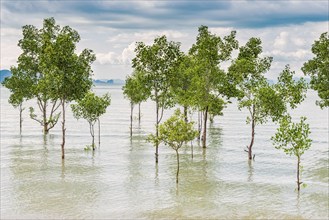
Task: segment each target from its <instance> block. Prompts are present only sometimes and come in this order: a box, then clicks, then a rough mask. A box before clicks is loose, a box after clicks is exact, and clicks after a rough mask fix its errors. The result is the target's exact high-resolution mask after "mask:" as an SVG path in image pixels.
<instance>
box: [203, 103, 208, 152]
mask: <svg viewBox="0 0 329 220" xmlns="http://www.w3.org/2000/svg"><path fill="white" fill-rule="evenodd" d="M207 117H208V106H207V107H206V110H205V112H204V120H203V135H202V147H203V148H206V143H207V142H206V139H207V138H206V137H207Z"/></svg>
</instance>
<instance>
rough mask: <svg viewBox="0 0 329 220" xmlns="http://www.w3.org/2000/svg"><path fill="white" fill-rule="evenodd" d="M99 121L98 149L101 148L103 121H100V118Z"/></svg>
mask: <svg viewBox="0 0 329 220" xmlns="http://www.w3.org/2000/svg"><path fill="white" fill-rule="evenodd" d="M97 120H98V147H100V146H101V121H100V120H99V118H98V119H97Z"/></svg>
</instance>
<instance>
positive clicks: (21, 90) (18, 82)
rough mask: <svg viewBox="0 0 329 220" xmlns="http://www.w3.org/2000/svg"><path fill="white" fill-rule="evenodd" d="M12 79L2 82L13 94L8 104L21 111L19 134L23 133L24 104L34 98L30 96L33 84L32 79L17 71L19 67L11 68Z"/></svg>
mask: <svg viewBox="0 0 329 220" xmlns="http://www.w3.org/2000/svg"><path fill="white" fill-rule="evenodd" d="M10 71H11V74H12V75H11V77H7V78H5V80H4V81H3V82H2V84H3V86H5V87H6V88H7V89H9V91H10V92H11V94H10V96H9V100H8V102H9V103H10V104H11V105H12V106H13V107H14V108H18V109H19V132H20V134H21V133H22V124H23V118H22V113H23V111H24V109H25V108H23V102H24V101H25V100H27V99H30V98H31V97H32V96H31V95H30V94H29V91H28V88H29V87H30V86H31V84H33V82H32V81H31V80H30V78H27V77H26V75H25V74H23V73H22V72H21V71H19V70H18V69H17V67H11V69H10Z"/></svg>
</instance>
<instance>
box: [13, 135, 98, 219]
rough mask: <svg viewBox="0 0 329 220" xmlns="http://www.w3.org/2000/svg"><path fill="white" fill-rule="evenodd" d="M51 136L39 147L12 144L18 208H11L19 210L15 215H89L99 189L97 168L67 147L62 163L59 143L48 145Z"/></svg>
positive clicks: (14, 184)
mask: <svg viewBox="0 0 329 220" xmlns="http://www.w3.org/2000/svg"><path fill="white" fill-rule="evenodd" d="M52 139H53V137H51V136H49V137H46V139H45V142H44V143H43V145H39V146H38V145H35V146H31V145H14V146H11V148H12V151H11V152H10V154H11V166H10V170H11V172H12V175H13V177H12V178H13V180H12V182H13V194H14V195H13V197H14V198H15V200H14V201H15V203H16V204H14V206H16V207H17V208H16V207H13V209H17V210H20V211H21V212H22V213H17V214H21V215H28V214H35V215H37V216H41V217H47V218H51V217H56V218H68V217H69V218H77V217H78V216H80V217H81V216H83V215H84V214H85V215H86V216H84V217H88V210H92V209H90V208H92V206H93V204H94V201H95V199H96V198H97V196H98V195H99V193H100V190H101V189H100V188H101V185H100V183H98V182H97V179H99V173H100V168H99V167H97V166H94V165H91V162H90V160H89V159H86V158H85V157H84V156H83V154H77V153H76V150H74V149H69V148H68V149H67V158H66V159H65V163H62V161H61V160H60V159H59V158H60V149H59V148H58V146H56V145H50V144H49V143H52V142H53V141H52ZM78 151H81V149H78ZM90 213H92V212H90ZM81 214H82V215H81ZM89 217H91V216H89Z"/></svg>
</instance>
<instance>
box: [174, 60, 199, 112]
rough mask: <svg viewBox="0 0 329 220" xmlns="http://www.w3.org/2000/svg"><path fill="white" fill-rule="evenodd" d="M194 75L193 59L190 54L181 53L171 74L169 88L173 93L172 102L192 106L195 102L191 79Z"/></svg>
mask: <svg viewBox="0 0 329 220" xmlns="http://www.w3.org/2000/svg"><path fill="white" fill-rule="evenodd" d="M194 76H195V71H194V61H193V59H192V57H191V56H188V55H183V54H182V59H181V62H180V64H179V66H178V69H177V72H176V74H173V76H172V77H171V79H170V80H171V82H170V86H171V87H170V89H171V91H172V94H173V95H174V100H175V101H174V102H175V103H177V104H179V105H181V106H184V107H193V106H195V105H196V103H195V99H194V98H195V91H194V88H193V80H194Z"/></svg>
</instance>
